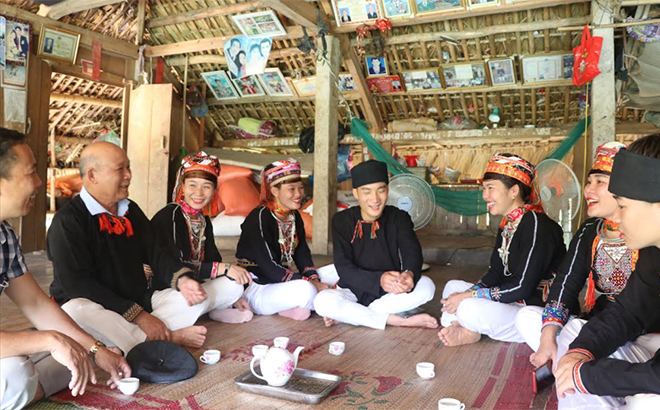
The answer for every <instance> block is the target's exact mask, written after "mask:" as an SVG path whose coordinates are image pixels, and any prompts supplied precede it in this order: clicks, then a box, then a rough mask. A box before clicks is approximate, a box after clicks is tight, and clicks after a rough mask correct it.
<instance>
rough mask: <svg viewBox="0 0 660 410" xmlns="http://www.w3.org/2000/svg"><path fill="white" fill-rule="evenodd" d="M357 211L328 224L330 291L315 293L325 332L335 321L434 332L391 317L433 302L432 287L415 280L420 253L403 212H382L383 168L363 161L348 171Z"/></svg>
mask: <svg viewBox="0 0 660 410" xmlns="http://www.w3.org/2000/svg"><path fill="white" fill-rule="evenodd" d="M351 176H352V178H353V195H354V196H355V197H356V198H357V200H358V202H359V206H354V207H351V208H349V209H347V210H345V211H342V212H340V213H338V214H336V215H335V216H334V218H333V219H332V240H333V246H334V262H335V264H334V267H335V269H336V270H337V273H338V275H339V282H338V283H337V287H336V289H330V290H324V291H322V292H320V293H319V294H318V295H317V296H316V299H315V301H314V308H315V310H316V313H318V314H319V315H321V316H323V317H324V319H325V323H326V326H330V325H332V324H333V323H334V322H335V321H339V322H345V323H350V324H352V325H356V326H367V327H371V328H374V329H384V328H385V326H386V325H391V326H422V327H429V328H436V327H438V321H437V320H436V319H435V318H434V317H432V316H430V315H428V314H426V313H423V314H417V315H413V316H410V317H407V318H404V317H401V316H397V315H396V313H399V312H403V311H407V310H410V309H414V308H416V307H418V306H420V305H422V304H424V303H426V302H428V301H430V300H431V299H432V298H433V294H434V293H435V285H434V284H433V281H431V279H429V278H427V277H426V276H422V275H421V270H422V248H421V246H420V244H419V241H418V240H417V236H416V235H415V231H414V230H413V223H412V220H411V219H410V216H409V215H408V213H406V212H405V211H402V210H400V209H398V208H396V207H393V206H388V205H386V203H387V195H388V182H389V178H388V174H387V166H386V165H385V163H383V162H379V161H373V160H372V161H367V162H363V163H362V164H359V165H357V166H356V167H354V168H353V169H352V170H351Z"/></svg>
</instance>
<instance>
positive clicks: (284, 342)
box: [273, 336, 289, 349]
mask: <svg viewBox="0 0 660 410" xmlns="http://www.w3.org/2000/svg"><path fill="white" fill-rule="evenodd" d="M273 345H275V347H280V348H282V349H286V347H287V346H288V345H289V338H288V337H284V336H281V337H276V338H275V339H273Z"/></svg>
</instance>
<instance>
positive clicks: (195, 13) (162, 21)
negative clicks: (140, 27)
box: [146, 1, 264, 28]
mask: <svg viewBox="0 0 660 410" xmlns="http://www.w3.org/2000/svg"><path fill="white" fill-rule="evenodd" d="M263 6H264V4H263V2H262V1H250V2H247V3H240V4H231V5H228V6H217V7H209V8H203V9H198V10H192V11H188V12H186V13H181V14H175V15H174V16H164V17H156V18H152V19H149V20H147V22H146V27H147V28H156V27H163V26H170V25H173V24H180V23H186V22H188V21H195V20H202V19H208V18H213V17H219V16H228V15H231V14H238V13H242V12H244V11H252V10H254V9H257V8H260V7H263Z"/></svg>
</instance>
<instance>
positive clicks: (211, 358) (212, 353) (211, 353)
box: [199, 350, 220, 364]
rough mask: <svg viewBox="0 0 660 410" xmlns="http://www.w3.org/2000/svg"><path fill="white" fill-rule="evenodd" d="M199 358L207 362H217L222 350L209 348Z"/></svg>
mask: <svg viewBox="0 0 660 410" xmlns="http://www.w3.org/2000/svg"><path fill="white" fill-rule="evenodd" d="M199 360H200V361H201V362H202V363H206V364H216V363H218V362H219V361H220V350H207V351H205V352H204V354H203V355H201V356H199Z"/></svg>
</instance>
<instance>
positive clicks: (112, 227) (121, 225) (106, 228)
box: [99, 214, 133, 238]
mask: <svg viewBox="0 0 660 410" xmlns="http://www.w3.org/2000/svg"><path fill="white" fill-rule="evenodd" d="M99 230H100V231H101V232H108V233H110V234H114V235H123V234H126V236H127V237H129V238H130V237H131V236H133V225H132V224H131V221H129V220H128V218H123V217H121V216H114V215H109V214H101V215H100V216H99Z"/></svg>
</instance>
